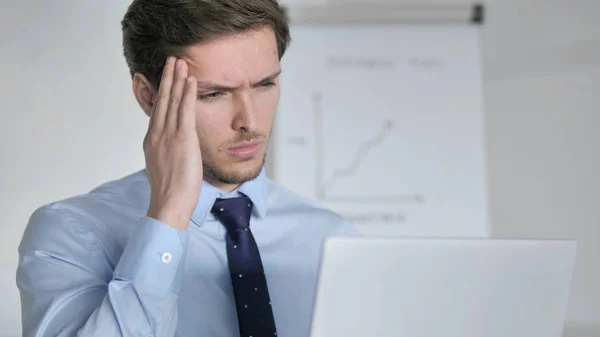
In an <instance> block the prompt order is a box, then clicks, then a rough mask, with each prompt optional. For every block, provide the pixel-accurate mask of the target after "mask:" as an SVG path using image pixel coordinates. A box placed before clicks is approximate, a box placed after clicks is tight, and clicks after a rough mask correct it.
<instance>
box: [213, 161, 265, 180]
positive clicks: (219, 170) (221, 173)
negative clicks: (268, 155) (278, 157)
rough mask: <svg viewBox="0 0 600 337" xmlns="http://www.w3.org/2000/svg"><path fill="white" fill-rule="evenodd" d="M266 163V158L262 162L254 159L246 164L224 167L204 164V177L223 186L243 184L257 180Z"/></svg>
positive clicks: (233, 164) (239, 163)
mask: <svg viewBox="0 0 600 337" xmlns="http://www.w3.org/2000/svg"><path fill="white" fill-rule="evenodd" d="M264 163H265V156H263V159H262V160H259V159H258V158H252V159H250V160H247V161H244V162H238V163H230V164H224V165H218V164H217V165H215V164H214V163H204V165H203V166H204V175H205V176H206V177H207V178H211V179H212V180H215V181H218V182H220V183H223V184H231V185H233V184H242V183H244V182H246V181H250V180H254V179H256V177H258V176H259V175H260V172H261V171H262V168H263V165H264Z"/></svg>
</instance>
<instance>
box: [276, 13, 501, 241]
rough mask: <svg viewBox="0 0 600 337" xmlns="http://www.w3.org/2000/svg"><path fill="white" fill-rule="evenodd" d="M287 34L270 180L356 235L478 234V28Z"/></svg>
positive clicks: (481, 165)
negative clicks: (338, 218) (342, 220)
mask: <svg viewBox="0 0 600 337" xmlns="http://www.w3.org/2000/svg"><path fill="white" fill-rule="evenodd" d="M291 29H292V44H291V46H290V48H289V50H288V51H287V53H286V55H285V56H284V58H283V60H282V69H283V73H282V77H281V90H282V94H281V102H280V106H279V110H278V112H277V117H276V122H275V126H274V131H273V136H272V140H271V143H272V149H271V150H272V155H271V156H272V157H271V158H272V159H271V160H272V162H271V163H270V175H271V176H272V177H273V179H274V180H276V181H278V182H279V183H281V184H283V185H285V186H287V187H288V188H290V189H292V190H293V191H295V192H297V193H299V194H301V195H303V196H305V197H307V198H310V199H312V200H314V201H317V202H320V203H322V204H324V205H325V206H327V207H329V208H330V209H332V210H334V211H336V212H338V213H340V214H341V215H343V216H345V217H346V218H348V219H349V220H351V221H352V222H354V223H355V224H356V227H357V228H358V229H359V230H360V231H361V232H362V233H363V234H373V235H390V234H392V235H411V236H412V235H414V236H477V237H482V236H489V232H490V230H489V221H488V206H487V183H486V165H485V157H486V156H485V141H484V120H483V108H482V106H483V99H482V78H481V77H482V69H481V57H480V45H479V44H480V41H479V40H480V31H479V27H478V26H475V25H468V24H432V25H402V24H379V25H373V24H364V25H351V26H350V25H316V24H306V25H296V26H292V28H291Z"/></svg>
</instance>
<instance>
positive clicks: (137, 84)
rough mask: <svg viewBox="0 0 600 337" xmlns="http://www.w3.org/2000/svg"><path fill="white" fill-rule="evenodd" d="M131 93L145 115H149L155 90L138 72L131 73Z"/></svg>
mask: <svg viewBox="0 0 600 337" xmlns="http://www.w3.org/2000/svg"><path fill="white" fill-rule="evenodd" d="M132 86H133V94H134V95H135V98H136V100H137V102H138V104H139V105H140V107H141V108H142V110H144V112H145V113H146V115H147V116H148V117H150V115H151V114H152V106H154V97H155V96H156V93H157V91H156V90H154V87H153V86H152V84H151V83H150V81H149V80H148V79H147V78H146V76H144V75H143V74H140V73H135V75H133V83H132Z"/></svg>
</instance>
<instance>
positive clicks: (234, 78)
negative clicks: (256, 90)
mask: <svg viewBox="0 0 600 337" xmlns="http://www.w3.org/2000/svg"><path fill="white" fill-rule="evenodd" d="M182 58H183V59H184V60H186V61H187V62H188V65H189V73H190V75H194V76H196V77H197V78H198V79H199V80H202V79H207V80H221V81H230V82H238V81H244V80H246V79H249V80H256V79H257V78H260V77H264V76H265V75H268V74H271V73H273V72H275V71H277V70H278V69H279V55H278V50H277V41H276V38H275V33H274V32H273V30H272V29H271V28H270V27H264V28H261V29H258V30H253V31H248V32H244V33H241V34H236V35H233V36H227V37H221V38H217V39H214V40H211V41H204V42H201V43H198V44H196V45H193V46H191V47H188V48H186V50H185V52H184V56H183V57H182Z"/></svg>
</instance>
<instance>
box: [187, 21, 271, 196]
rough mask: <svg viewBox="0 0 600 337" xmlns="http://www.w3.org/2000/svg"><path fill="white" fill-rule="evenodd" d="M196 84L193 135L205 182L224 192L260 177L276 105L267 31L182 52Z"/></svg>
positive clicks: (221, 40)
mask: <svg viewBox="0 0 600 337" xmlns="http://www.w3.org/2000/svg"><path fill="white" fill-rule="evenodd" d="M181 58H183V59H184V60H186V61H187V63H188V69H189V70H188V75H193V76H195V77H196V78H197V79H198V99H197V101H196V129H197V132H198V138H199V140H200V148H201V150H202V161H203V167H204V179H205V180H207V181H209V182H210V183H212V184H215V185H216V186H217V187H219V188H222V189H229V188H234V187H235V186H236V185H238V184H240V183H242V182H244V181H247V180H251V179H254V178H255V177H256V176H257V175H258V174H259V173H260V171H261V169H262V165H263V163H264V160H265V156H266V151H267V144H268V141H269V136H270V133H271V127H272V125H273V119H274V117H275V109H276V107H277V104H278V102H279V93H280V92H279V76H278V75H279V72H280V65H279V56H278V50H277V42H276V39H275V34H274V32H273V30H272V29H271V28H269V27H265V28H262V29H260V30H256V31H250V32H246V33H244V34H240V35H234V36H231V37H224V38H219V39H216V40H213V41H208V42H203V43H200V44H197V45H194V46H192V47H189V48H187V49H186V51H185V53H184V56H182V57H181Z"/></svg>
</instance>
